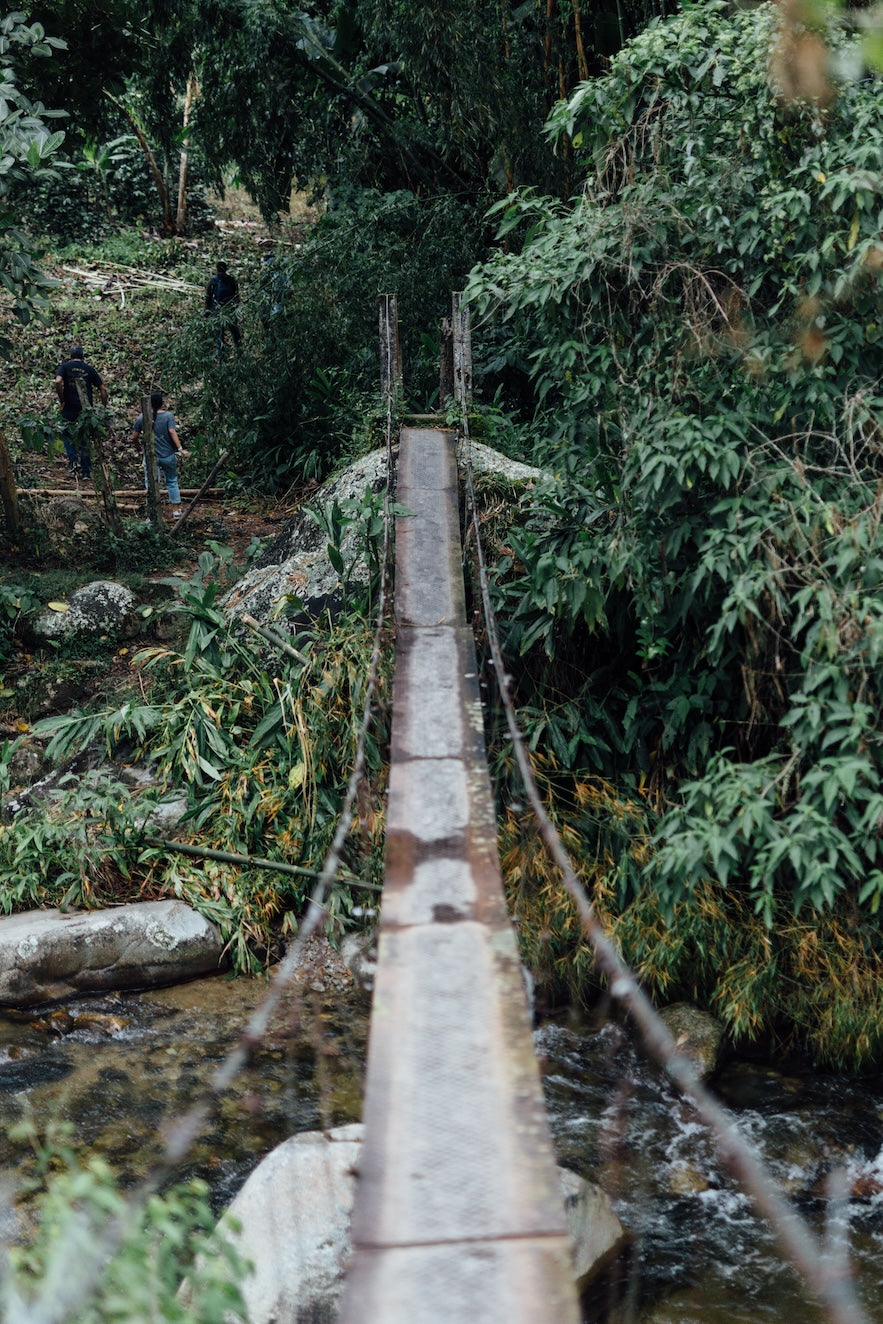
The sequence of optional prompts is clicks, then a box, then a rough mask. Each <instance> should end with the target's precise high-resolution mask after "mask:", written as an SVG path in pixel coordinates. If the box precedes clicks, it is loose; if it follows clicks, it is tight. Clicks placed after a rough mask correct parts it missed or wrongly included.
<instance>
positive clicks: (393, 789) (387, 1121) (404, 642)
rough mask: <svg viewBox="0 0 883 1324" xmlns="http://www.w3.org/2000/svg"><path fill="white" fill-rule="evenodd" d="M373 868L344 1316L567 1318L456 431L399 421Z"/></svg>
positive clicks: (356, 1323)
mask: <svg viewBox="0 0 883 1324" xmlns="http://www.w3.org/2000/svg"><path fill="white" fill-rule="evenodd" d="M397 499H398V500H399V501H400V502H401V503H402V504H403V505H405V506H406V507H407V508H408V509H409V510H410V511H412V512H413V514H412V515H411V516H408V517H404V518H402V519H400V520H399V521H398V525H397V531H396V540H397V554H396V624H397V654H396V656H397V662H396V675H395V687H394V696H393V732H392V746H393V748H392V762H391V772H390V788H389V803H388V810H387V848H386V882H385V885H384V892H383V903H382V921H381V930H380V944H379V961H378V970H377V976H376V980H375V989H374V1005H373V1011H372V1019H371V1037H370V1045H369V1057H368V1077H367V1087H366V1098H365V1112H364V1120H365V1141H364V1145H363V1153H362V1159H361V1162H360V1167H359V1180H358V1183H357V1190H356V1203H355V1209H354V1213H353V1248H354V1249H353V1258H352V1262H351V1265H350V1268H349V1270H348V1273H347V1284H346V1290H345V1294H344V1301H343V1306H342V1315H341V1319H342V1320H343V1321H344V1324H365V1321H371V1324H417V1321H419V1324H452V1321H461V1320H462V1321H464V1322H465V1321H469V1324H498V1322H499V1324H504V1322H505V1324H549V1321H551V1320H554V1321H555V1324H576V1320H577V1319H578V1312H577V1306H576V1299H575V1293H574V1288H573V1280H572V1269H571V1262H570V1248H569V1243H568V1240H567V1234H566V1230H565V1223H564V1211H563V1201H562V1197H561V1192H560V1188H559V1182H558V1175H557V1170H556V1167H555V1161H554V1156H553V1152H552V1147H551V1142H550V1138H549V1134H548V1128H547V1124H546V1117H545V1112H544V1107H543V1100H542V1091H541V1088H540V1081H539V1075H538V1071H537V1064H536V1060H535V1058H534V1053H533V1045H532V1038H531V1025H530V1017H529V1012H528V1008H527V1002H526V998H525V992H524V984H523V980H522V976H521V969H520V965H519V960H518V953H517V948H516V943H515V937H514V934H513V931H512V928H511V925H510V923H509V920H508V917H507V914H506V907H505V901H504V897H503V889H502V883H501V879H500V872H499V864H498V859H497V848H496V821H495V816H494V808H493V801H492V796H491V788H490V782H489V778H488V773H487V765H486V759H485V750H484V737H483V726H482V714H481V703H480V697H479V686H478V678H477V673H476V663H475V654H474V647H473V641H472V635H471V633H470V631H469V630H468V629H467V627H466V618H465V604H464V591H463V576H462V566H461V550H460V533H459V514H458V499H457V471H456V459H455V437H454V434H453V433H450V432H442V431H438V430H432V429H418V428H407V429H404V430H403V432H402V434H401V446H400V457H399V476H398V489H397Z"/></svg>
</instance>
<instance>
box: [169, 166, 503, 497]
mask: <svg viewBox="0 0 883 1324" xmlns="http://www.w3.org/2000/svg"><path fill="white" fill-rule="evenodd" d="M482 245H483V236H482V227H481V225H480V223H479V221H478V219H477V218H476V216H475V214H474V212H473V211H471V210H470V209H469V208H468V207H466V206H464V204H463V203H462V202H460V201H459V200H457V199H451V198H441V199H438V198H430V199H428V200H423V199H421V198H418V197H417V196H416V195H415V194H413V193H406V192H399V193H394V194H388V195H382V194H380V193H377V192H374V191H372V192H359V191H340V193H339V194H338V195H336V196H335V200H334V205H333V206H331V207H330V208H329V210H328V211H327V213H326V214H325V215H324V216H323V217H322V218H321V219H320V220H319V221H318V222H317V223H316V224H315V225H313V226H312V227H311V229H310V231H309V233H308V235H307V236H306V237H305V239H304V242H303V244H302V245H300V246H298V247H297V248H296V249H294V251H293V252H291V253H290V254H282V255H280V254H277V255H275V256H274V257H272V258H271V259H270V260H268V261H267V262H265V263H264V264H263V265H262V268H261V270H260V271H251V272H246V273H245V274H244V275H243V276H241V278H240V286H241V289H242V292H243V303H242V307H241V308H240V309H239V310H238V313H237V316H238V321H239V324H240V327H241V329H242V333H243V336H242V344H241V346H240V348H239V349H237V350H236V351H233V350H232V349H229V350H228V352H227V353H225V355H224V359H223V362H220V363H219V362H218V361H217V355H216V350H215V338H216V334H217V324H216V322H215V320H214V319H213V318H204V317H203V316H202V315H201V313H200V314H197V315H195V316H194V317H193V318H192V319H191V320H190V321H189V323H188V324H187V326H186V327H185V329H184V331H183V333H182V334H181V335H179V336H177V337H176V338H175V340H174V341H173V343H172V344H171V346H170V348H169V351H168V353H167V354H166V355H165V356H164V362H163V374H164V377H165V378H167V379H169V380H173V381H180V382H194V381H195V382H198V383H199V390H198V392H193V393H192V394H189V393H182V398H183V401H184V404H185V407H186V409H187V412H188V416H189V417H190V418H191V420H192V423H193V426H195V427H199V428H204V429H205V430H206V431H207V432H211V433H212V435H213V436H214V437H215V439H216V441H217V442H218V444H220V442H221V438H220V437H219V435H218V434H219V424H218V420H219V419H221V420H223V421H222V423H221V424H220V428H221V429H223V430H224V431H223V432H222V436H223V438H224V444H225V445H229V446H230V447H231V448H232V450H233V454H234V460H233V463H234V465H235V466H236V467H237V468H239V469H240V470H241V471H243V472H245V473H247V474H248V475H249V477H250V478H251V481H253V482H254V483H255V484H256V485H259V486H262V487H264V488H266V487H268V486H269V487H277V488H278V487H282V488H284V487H287V486H288V485H290V484H291V483H292V482H299V481H302V480H303V479H305V478H307V479H317V478H322V477H325V476H326V475H327V474H328V473H329V472H330V471H331V470H332V469H333V468H334V467H335V466H337V465H338V464H339V463H340V461H341V460H342V459H348V458H352V457H354V456H356V455H358V454H362V453H365V452H366V451H368V450H369V449H371V448H372V447H375V446H379V445H382V444H383V442H384V437H385V414H384V413H383V412H382V411H381V408H380V405H379V404H378V392H377V378H378V363H377V297H378V294H379V293H381V292H384V291H388V290H391V289H395V290H396V291H397V293H398V308H399V318H400V336H401V341H402V348H403V355H404V356H406V357H408V359H409V362H410V363H414V364H415V365H416V364H419V365H420V374H419V375H418V373H417V371H416V368H415V371H414V372H411V373H409V377H410V381H409V386H408V389H409V391H410V392H413V398H414V399H416V400H417V401H418V402H420V403H423V402H424V401H426V400H427V399H429V398H431V397H432V395H433V393H435V394H436V395H437V389H438V360H437V356H433V358H432V359H431V360H427V359H426V356H425V355H422V354H421V349H420V346H421V331H422V329H423V328H424V327H425V326H427V325H429V326H433V325H436V324H437V321H438V318H439V317H440V316H441V315H442V314H443V313H445V312H446V311H447V310H448V309H449V308H450V292H451V289H453V288H457V286H458V285H460V284H462V283H463V281H464V280H465V278H466V273H467V271H468V269H469V266H470V265H471V263H472V262H473V260H474V258H475V256H476V255H477V254H478V253H479V252H481V251H482Z"/></svg>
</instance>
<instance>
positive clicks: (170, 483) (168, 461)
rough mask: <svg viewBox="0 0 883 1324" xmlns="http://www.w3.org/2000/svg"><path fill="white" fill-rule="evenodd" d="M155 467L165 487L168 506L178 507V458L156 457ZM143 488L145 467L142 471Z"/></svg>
mask: <svg viewBox="0 0 883 1324" xmlns="http://www.w3.org/2000/svg"><path fill="white" fill-rule="evenodd" d="M156 467H157V469H158V470H159V476H160V478H161V479H162V480H163V482H164V483H165V486H166V491H167V492H168V494H169V505H171V506H180V504H181V489H180V487H179V486H178V456H177V455H157V457H156ZM144 487H145V489H146V487H147V467H146V466H145V469H144Z"/></svg>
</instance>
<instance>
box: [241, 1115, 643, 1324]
mask: <svg viewBox="0 0 883 1324" xmlns="http://www.w3.org/2000/svg"><path fill="white" fill-rule="evenodd" d="M362 1137H363V1127H362V1126H360V1125H358V1124H354V1125H352V1126H341V1127H337V1128H336V1130H333V1131H328V1132H327V1133H326V1132H321V1131H307V1132H304V1133H303V1134H301V1135H296V1136H292V1137H291V1139H290V1140H286V1141H285V1142H284V1144H281V1145H279V1146H278V1147H277V1148H276V1149H274V1150H273V1152H272V1153H271V1154H269V1155H268V1156H267V1158H265V1159H264V1161H263V1162H262V1163H261V1164H260V1165H259V1166H258V1167H257V1168H256V1169H255V1171H254V1172H253V1173H252V1174H251V1176H250V1177H249V1179H248V1181H247V1182H246V1183H245V1185H244V1186H243V1188H242V1190H241V1191H240V1192H239V1194H238V1195H237V1197H236V1199H235V1200H234V1201H233V1203H232V1204H231V1205H230V1207H229V1209H228V1210H227V1213H226V1214H225V1217H224V1223H225V1232H226V1233H227V1234H228V1235H229V1236H230V1237H231V1239H232V1240H233V1241H234V1242H235V1243H236V1247H237V1250H238V1251H239V1253H240V1254H241V1255H242V1256H243V1257H244V1258H245V1259H246V1260H248V1261H249V1262H250V1264H251V1265H252V1273H251V1275H250V1276H249V1277H248V1278H247V1279H246V1281H245V1283H244V1285H243V1289H242V1290H243V1296H244V1299H245V1305H246V1310H247V1315H248V1319H249V1324H278V1321H281V1320H292V1321H293V1320H297V1324H333V1322H334V1321H335V1320H336V1319H337V1317H338V1306H339V1300H340V1295H341V1291H342V1288H343V1278H344V1269H345V1266H346V1263H347V1260H348V1258H349V1254H350V1215H351V1213H352V1207H353V1200H354V1198H355V1184H356V1176H357V1170H358V1163H359V1153H360V1149H361V1142H362ZM559 1176H560V1179H561V1192H562V1196H563V1199H564V1207H565V1213H566V1217H567V1226H568V1230H569V1232H570V1236H571V1241H572V1245H573V1265H574V1269H573V1272H574V1279H575V1281H576V1283H577V1286H578V1288H579V1289H580V1290H582V1289H583V1288H584V1287H585V1286H586V1284H587V1283H590V1282H591V1281H592V1279H593V1278H594V1277H596V1275H597V1274H599V1273H600V1272H601V1271H602V1270H603V1269H604V1268H606V1266H607V1265H608V1264H609V1263H610V1262H611V1260H612V1259H613V1258H615V1256H616V1255H618V1254H619V1252H620V1251H621V1250H622V1249H623V1248H624V1247H625V1245H626V1244H627V1242H628V1240H629V1237H628V1233H627V1232H626V1231H625V1229H624V1228H623V1226H622V1224H621V1223H620V1221H619V1219H618V1218H617V1216H616V1214H615V1213H614V1211H613V1208H612V1206H611V1204H610V1201H609V1199H608V1198H607V1196H606V1195H605V1194H604V1192H603V1191H602V1190H600V1188H599V1187H597V1186H593V1185H591V1183H589V1182H587V1181H585V1180H584V1179H583V1178H582V1177H579V1176H577V1175H576V1173H573V1172H567V1171H565V1170H564V1169H559Z"/></svg>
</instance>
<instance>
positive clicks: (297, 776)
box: [288, 763, 307, 791]
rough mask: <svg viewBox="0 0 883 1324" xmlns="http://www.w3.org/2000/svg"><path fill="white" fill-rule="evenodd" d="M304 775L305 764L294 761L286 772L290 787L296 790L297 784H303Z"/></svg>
mask: <svg viewBox="0 0 883 1324" xmlns="http://www.w3.org/2000/svg"><path fill="white" fill-rule="evenodd" d="M306 775H307V768H306V764H305V763H295V765H294V767H293V768H292V769H291V771H290V772H289V774H288V785H289V786H290V787H291V789H292V791H296V790H297V788H298V787H299V786H303V784H304V780H305V778H306Z"/></svg>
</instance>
